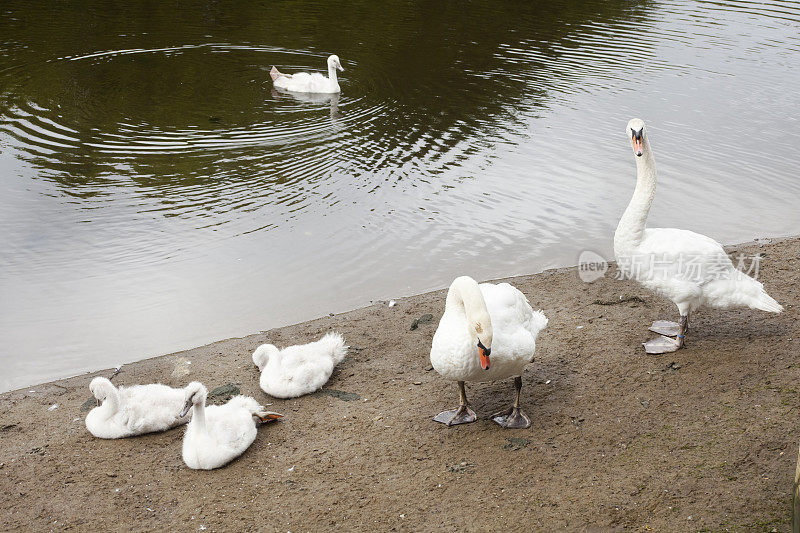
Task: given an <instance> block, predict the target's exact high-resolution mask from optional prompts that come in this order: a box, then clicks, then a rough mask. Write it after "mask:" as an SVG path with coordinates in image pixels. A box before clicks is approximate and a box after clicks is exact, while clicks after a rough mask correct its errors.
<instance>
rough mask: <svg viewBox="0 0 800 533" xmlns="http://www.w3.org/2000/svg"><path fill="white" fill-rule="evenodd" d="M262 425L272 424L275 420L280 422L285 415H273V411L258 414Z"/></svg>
mask: <svg viewBox="0 0 800 533" xmlns="http://www.w3.org/2000/svg"><path fill="white" fill-rule="evenodd" d="M257 416H258V418H259V419H260V420H261V422H262V423H267V422H272V421H273V420H280V419H281V418H283V415H282V414H280V413H273V412H272V411H263V412H261V413H258V414H257Z"/></svg>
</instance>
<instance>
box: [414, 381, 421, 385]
mask: <svg viewBox="0 0 800 533" xmlns="http://www.w3.org/2000/svg"><path fill="white" fill-rule="evenodd" d="M414 385H422V382H421V381H415V382H414Z"/></svg>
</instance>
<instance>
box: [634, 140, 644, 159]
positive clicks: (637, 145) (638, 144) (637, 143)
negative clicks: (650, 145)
mask: <svg viewBox="0 0 800 533" xmlns="http://www.w3.org/2000/svg"><path fill="white" fill-rule="evenodd" d="M633 152H634V153H635V154H636V155H637V156H641V155H642V154H643V153H644V146H643V143H642V138H641V137H634V138H633Z"/></svg>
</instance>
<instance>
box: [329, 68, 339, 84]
mask: <svg viewBox="0 0 800 533" xmlns="http://www.w3.org/2000/svg"><path fill="white" fill-rule="evenodd" d="M328 79H329V80H331V81H332V82H333V83H339V81H338V79H337V77H336V66H335V65H328Z"/></svg>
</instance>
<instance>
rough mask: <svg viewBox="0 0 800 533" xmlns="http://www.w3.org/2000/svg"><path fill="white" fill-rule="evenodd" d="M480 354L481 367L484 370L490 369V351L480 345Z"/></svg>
mask: <svg viewBox="0 0 800 533" xmlns="http://www.w3.org/2000/svg"><path fill="white" fill-rule="evenodd" d="M478 355H479V356H480V358H481V368H482V369H484V370H489V353H488V352H487V351H486V350H485V349H484V348H483V346H478Z"/></svg>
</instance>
